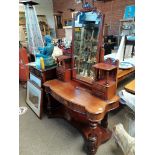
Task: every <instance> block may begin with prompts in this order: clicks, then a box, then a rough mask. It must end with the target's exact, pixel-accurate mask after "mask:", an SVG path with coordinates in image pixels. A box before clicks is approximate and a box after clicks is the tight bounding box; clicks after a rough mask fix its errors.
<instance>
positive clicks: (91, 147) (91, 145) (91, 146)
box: [87, 122, 98, 155]
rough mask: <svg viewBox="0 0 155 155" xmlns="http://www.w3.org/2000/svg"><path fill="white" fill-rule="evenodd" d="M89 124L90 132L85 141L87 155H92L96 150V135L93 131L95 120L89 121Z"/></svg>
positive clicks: (95, 124) (95, 125)
mask: <svg viewBox="0 0 155 155" xmlns="http://www.w3.org/2000/svg"><path fill="white" fill-rule="evenodd" d="M89 125H90V131H91V132H90V134H89V135H88V142H87V150H88V155H94V154H95V153H96V151H97V147H98V146H97V138H98V137H97V135H96V133H95V129H96V128H97V123H96V122H89Z"/></svg>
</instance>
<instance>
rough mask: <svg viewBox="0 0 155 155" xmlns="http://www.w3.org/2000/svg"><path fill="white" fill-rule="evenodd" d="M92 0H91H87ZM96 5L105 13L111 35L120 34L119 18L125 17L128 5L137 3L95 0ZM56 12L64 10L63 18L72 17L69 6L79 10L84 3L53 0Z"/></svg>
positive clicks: (120, 0) (121, 0)
mask: <svg viewBox="0 0 155 155" xmlns="http://www.w3.org/2000/svg"><path fill="white" fill-rule="evenodd" d="M87 1H88V2H90V0H87ZM94 4H95V6H96V7H97V8H98V9H99V10H101V11H102V12H103V13H104V14H105V23H106V24H108V25H109V35H110V34H113V35H118V33H119V20H120V19H122V18H123V15H124V10H125V6H126V5H133V4H135V0H113V1H108V2H105V3H104V2H95V3H94ZM53 8H54V12H57V11H63V18H65V19H66V18H71V12H70V11H69V10H68V8H72V9H75V11H78V10H80V9H81V8H82V3H80V4H77V3H75V0H53Z"/></svg>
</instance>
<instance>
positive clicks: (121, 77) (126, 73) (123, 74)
mask: <svg viewBox="0 0 155 155" xmlns="http://www.w3.org/2000/svg"><path fill="white" fill-rule="evenodd" d="M134 73H135V67H133V68H130V69H119V70H118V75H117V79H118V82H120V81H122V80H124V79H125V78H127V77H128V76H130V75H131V74H134Z"/></svg>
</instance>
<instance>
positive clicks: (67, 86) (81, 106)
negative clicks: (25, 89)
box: [44, 79, 119, 121]
mask: <svg viewBox="0 0 155 155" xmlns="http://www.w3.org/2000/svg"><path fill="white" fill-rule="evenodd" d="M44 86H45V89H46V88H50V94H51V95H52V96H53V97H54V98H55V99H56V100H58V101H59V102H61V103H62V104H64V105H65V106H67V107H69V108H71V109H72V110H75V111H77V112H80V113H85V114H87V118H88V119H89V120H91V121H96V120H97V121H99V120H102V119H103V118H104V116H105V114H106V113H107V112H108V111H110V110H112V109H115V108H117V107H118V106H119V103H118V100H119V97H118V96H115V97H113V98H112V99H111V100H107V101H104V100H103V99H100V98H98V97H96V96H94V95H92V94H91V90H89V89H86V88H84V87H82V86H81V85H80V84H79V83H77V82H75V81H69V82H63V81H60V80H57V79H54V80H50V81H47V82H45V83H44Z"/></svg>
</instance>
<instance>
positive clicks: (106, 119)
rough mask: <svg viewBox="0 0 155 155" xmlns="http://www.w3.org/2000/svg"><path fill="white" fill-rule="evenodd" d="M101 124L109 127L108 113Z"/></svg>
mask: <svg viewBox="0 0 155 155" xmlns="http://www.w3.org/2000/svg"><path fill="white" fill-rule="evenodd" d="M101 126H102V127H103V128H107V127H108V113H107V114H106V115H105V116H104V118H103V119H102V121H101Z"/></svg>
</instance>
